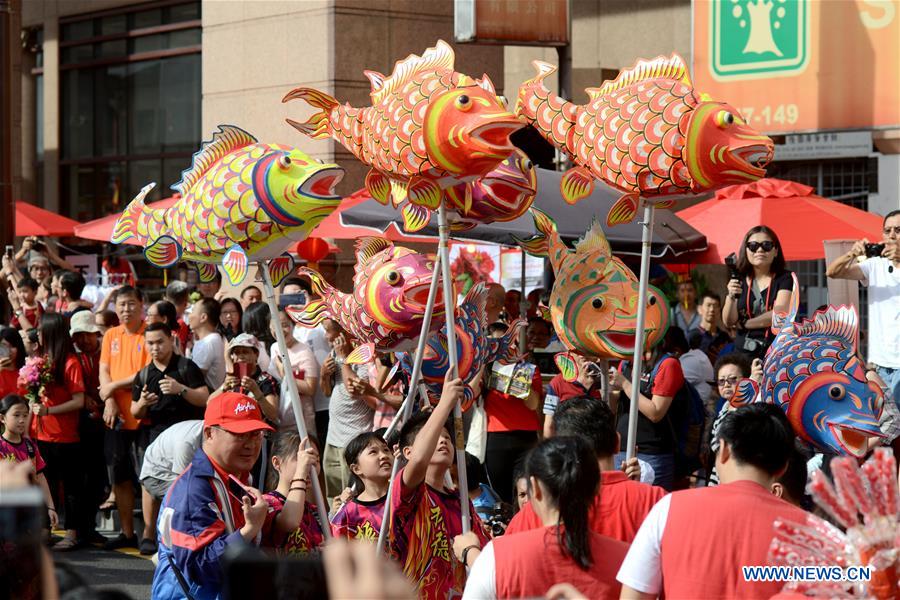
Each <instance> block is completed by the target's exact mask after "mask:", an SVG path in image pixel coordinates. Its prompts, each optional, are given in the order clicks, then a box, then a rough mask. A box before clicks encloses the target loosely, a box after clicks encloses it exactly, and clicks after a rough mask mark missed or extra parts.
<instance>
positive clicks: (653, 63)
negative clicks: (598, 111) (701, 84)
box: [591, 54, 694, 100]
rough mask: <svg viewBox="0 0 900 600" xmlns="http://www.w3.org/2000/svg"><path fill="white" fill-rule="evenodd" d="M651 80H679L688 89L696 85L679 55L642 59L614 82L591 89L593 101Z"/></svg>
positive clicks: (620, 74) (607, 82)
mask: <svg viewBox="0 0 900 600" xmlns="http://www.w3.org/2000/svg"><path fill="white" fill-rule="evenodd" d="M651 79H677V80H679V81H681V82H682V83H683V84H685V85H687V86H688V87H693V85H694V84H693V83H691V76H690V73H689V72H688V66H687V64H686V63H685V62H684V59H683V58H681V57H680V56H678V55H677V54H672V56H670V57H668V58H667V57H665V56H657V57H656V58H654V59H652V60H644V59H641V60H639V61H638V62H637V64H635V65H634V66H633V67H631V68H630V69H625V70H624V71H622V72H620V73H619V75H618V77H616V78H615V79H614V80H612V81H606V82H604V83H603V85H601V86H600V87H599V88H591V89H592V90H596V91H595V92H594V94H595V95H594V96H592V97H591V100H594V99H596V98H599V97H600V96H606V95H608V94H612V93H613V92H615V91H617V90H621V89H622V88H625V87H628V86H630V85H632V84H635V83H638V82H640V81H648V80H651Z"/></svg>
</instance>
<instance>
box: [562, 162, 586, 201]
mask: <svg viewBox="0 0 900 600" xmlns="http://www.w3.org/2000/svg"><path fill="white" fill-rule="evenodd" d="M559 191H560V193H561V194H562V197H563V200H565V201H566V204H577V203H578V201H579V200H583V199H584V198H587V197H588V196H590V195H591V193H593V191H594V176H593V175H591V172H590V171H588V169H587V167H575V168H574V169H569V170H568V171H566V172H565V174H564V175H563V176H562V179H561V180H560V181H559Z"/></svg>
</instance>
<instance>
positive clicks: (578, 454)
mask: <svg viewBox="0 0 900 600" xmlns="http://www.w3.org/2000/svg"><path fill="white" fill-rule="evenodd" d="M525 476H526V478H527V480H528V495H529V498H530V500H531V505H532V507H533V508H534V512H535V513H537V515H538V517H540V519H541V522H542V523H543V525H544V526H543V527H542V528H540V529H533V530H530V531H524V532H522V533H518V534H514V535H508V536H503V537H498V538H495V539H494V540H493V541H491V542H490V543H488V544H487V545H486V546H485V547H484V549H479V547H478V545H477V541H476V540H475V538H474V536H472V535H471V534H465V535H461V536H458V537H457V538H456V539H455V540H454V542H453V550H454V552H455V553H456V555H457V557H459V559H460V560H461V561H462V562H464V563H466V565H467V566H469V565H471V567H472V570H471V572H470V573H469V578H468V580H467V581H466V589H465V593H464V594H463V599H464V600H465V599H466V598H479V599H481V598H523V597H528V598H534V597H543V596H544V595H545V594H546V593H547V591H548V590H549V589H550V588H551V587H553V586H554V585H556V584H558V583H568V584H571V585H573V586H574V587H575V588H577V589H578V590H579V591H580V592H581V593H582V594H583V595H584V596H586V597H588V598H618V597H619V591H620V588H621V584H619V583H618V582H617V581H616V572H617V571H618V569H619V566H620V565H621V564H622V560H623V559H624V558H625V554H626V552H627V551H628V545H627V544H625V543H623V542H620V541H618V540H614V539H612V538H609V537H606V536H602V535H600V534H597V533H594V532H592V531H591V529H590V526H589V525H588V512H589V511H590V508H591V505H592V504H593V502H594V498H595V496H596V495H597V492H598V488H599V486H600V467H599V466H598V465H597V457H596V456H595V455H594V452H593V451H592V450H591V447H590V446H589V445H588V443H587V442H586V441H584V440H582V439H580V438H574V437H554V438H550V439H548V440H545V441H543V442H542V443H541V444H539V445H538V446H537V447H535V448H534V449H533V450H532V451H531V452H530V453H529V454H528V456H527V457H526V459H525ZM476 557H477V559H476Z"/></svg>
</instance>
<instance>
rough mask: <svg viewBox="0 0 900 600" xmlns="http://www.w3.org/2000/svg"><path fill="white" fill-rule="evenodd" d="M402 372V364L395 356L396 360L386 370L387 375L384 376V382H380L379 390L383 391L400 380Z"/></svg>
mask: <svg viewBox="0 0 900 600" xmlns="http://www.w3.org/2000/svg"><path fill="white" fill-rule="evenodd" d="M402 373H403V364H402V362H401V360H400V358H399V354H398V358H397V362H395V363H394V366H393V367H391V370H390V371H388V374H387V377H385V378H384V383H382V384H381V389H379V390H378V391H379V392H384V391H385V390H388V389H390V387H391V386H393V385H395V384H396V383H397V382H399V381H400V376H401V375H402Z"/></svg>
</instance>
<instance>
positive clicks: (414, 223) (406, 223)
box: [400, 202, 431, 233]
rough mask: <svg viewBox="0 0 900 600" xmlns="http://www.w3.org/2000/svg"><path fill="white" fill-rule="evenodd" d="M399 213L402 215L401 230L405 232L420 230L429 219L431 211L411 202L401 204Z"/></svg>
mask: <svg viewBox="0 0 900 600" xmlns="http://www.w3.org/2000/svg"><path fill="white" fill-rule="evenodd" d="M400 215H401V216H402V217H403V231H405V232H406V233H416V232H417V231H422V230H423V229H425V227H426V226H427V225H428V222H429V221H431V211H430V210H428V209H427V208H425V207H424V206H419V205H417V204H413V203H412V202H407V203H406V204H404V205H403V208H402V209H401V210H400Z"/></svg>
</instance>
